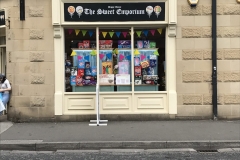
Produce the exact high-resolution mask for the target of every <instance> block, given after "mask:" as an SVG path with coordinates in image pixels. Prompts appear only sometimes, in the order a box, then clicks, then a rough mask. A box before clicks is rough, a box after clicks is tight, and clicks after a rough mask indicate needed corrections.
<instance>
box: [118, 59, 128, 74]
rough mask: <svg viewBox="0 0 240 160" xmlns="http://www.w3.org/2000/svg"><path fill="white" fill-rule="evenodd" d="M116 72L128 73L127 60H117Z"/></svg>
mask: <svg viewBox="0 0 240 160" xmlns="http://www.w3.org/2000/svg"><path fill="white" fill-rule="evenodd" d="M118 74H129V61H123V62H118Z"/></svg>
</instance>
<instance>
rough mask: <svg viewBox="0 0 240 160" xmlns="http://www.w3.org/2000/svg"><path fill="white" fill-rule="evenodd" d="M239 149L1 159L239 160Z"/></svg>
mask: <svg viewBox="0 0 240 160" xmlns="http://www.w3.org/2000/svg"><path fill="white" fill-rule="evenodd" d="M239 156H240V152H239V151H227V152H214V153H199V152H196V151H171V150H164V151H161V150H155V151H153V150H152V151H146V150H145V151H144V150H118V151H116V150H112V151H111V150H101V151H99V150H89V151H57V152H35V151H32V152H30V151H1V152H0V159H1V160H9V159H11V160H29V159H31V160H78V159H79V160H158V159H159V160H164V159H167V160H192V159H194V160H219V159H221V160H237V159H238V158H239Z"/></svg>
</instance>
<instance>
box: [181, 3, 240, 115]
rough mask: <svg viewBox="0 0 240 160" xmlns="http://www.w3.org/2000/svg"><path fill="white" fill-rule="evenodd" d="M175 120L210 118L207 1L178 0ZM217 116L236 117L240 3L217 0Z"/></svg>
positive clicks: (238, 106) (239, 104)
mask: <svg viewBox="0 0 240 160" xmlns="http://www.w3.org/2000/svg"><path fill="white" fill-rule="evenodd" d="M177 3H178V25H177V93H178V114H177V117H178V118H186V117H188V118H189V117H192V118H208V117H209V118H211V117H212V85H211V81H212V78H211V74H212V62H211V59H212V58H211V57H212V55H211V54H212V53H211V50H212V49H211V48H212V40H211V37H212V36H211V19H212V18H211V1H209V0H200V1H199V3H198V5H197V7H195V8H191V7H190V6H189V4H188V3H187V0H178V1H177ZM217 70H218V73H217V80H218V116H219V118H224V119H234V118H240V4H239V3H237V1H236V0H228V1H226V0H217Z"/></svg>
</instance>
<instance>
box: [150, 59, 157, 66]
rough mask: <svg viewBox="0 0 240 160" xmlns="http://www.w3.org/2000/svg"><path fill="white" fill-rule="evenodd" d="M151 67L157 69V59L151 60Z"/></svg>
mask: <svg viewBox="0 0 240 160" xmlns="http://www.w3.org/2000/svg"><path fill="white" fill-rule="evenodd" d="M149 65H150V67H156V65H157V60H156V59H150V60H149Z"/></svg>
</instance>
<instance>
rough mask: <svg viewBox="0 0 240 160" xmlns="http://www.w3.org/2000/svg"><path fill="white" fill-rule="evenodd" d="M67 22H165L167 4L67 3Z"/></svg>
mask: <svg viewBox="0 0 240 160" xmlns="http://www.w3.org/2000/svg"><path fill="white" fill-rule="evenodd" d="M64 20H65V21H67V22H102V21H103V22H107V21H108V22H112V21H118V22H119V21H120V22H122V21H165V2H157V3H156V2H146V3H65V4H64Z"/></svg>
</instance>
